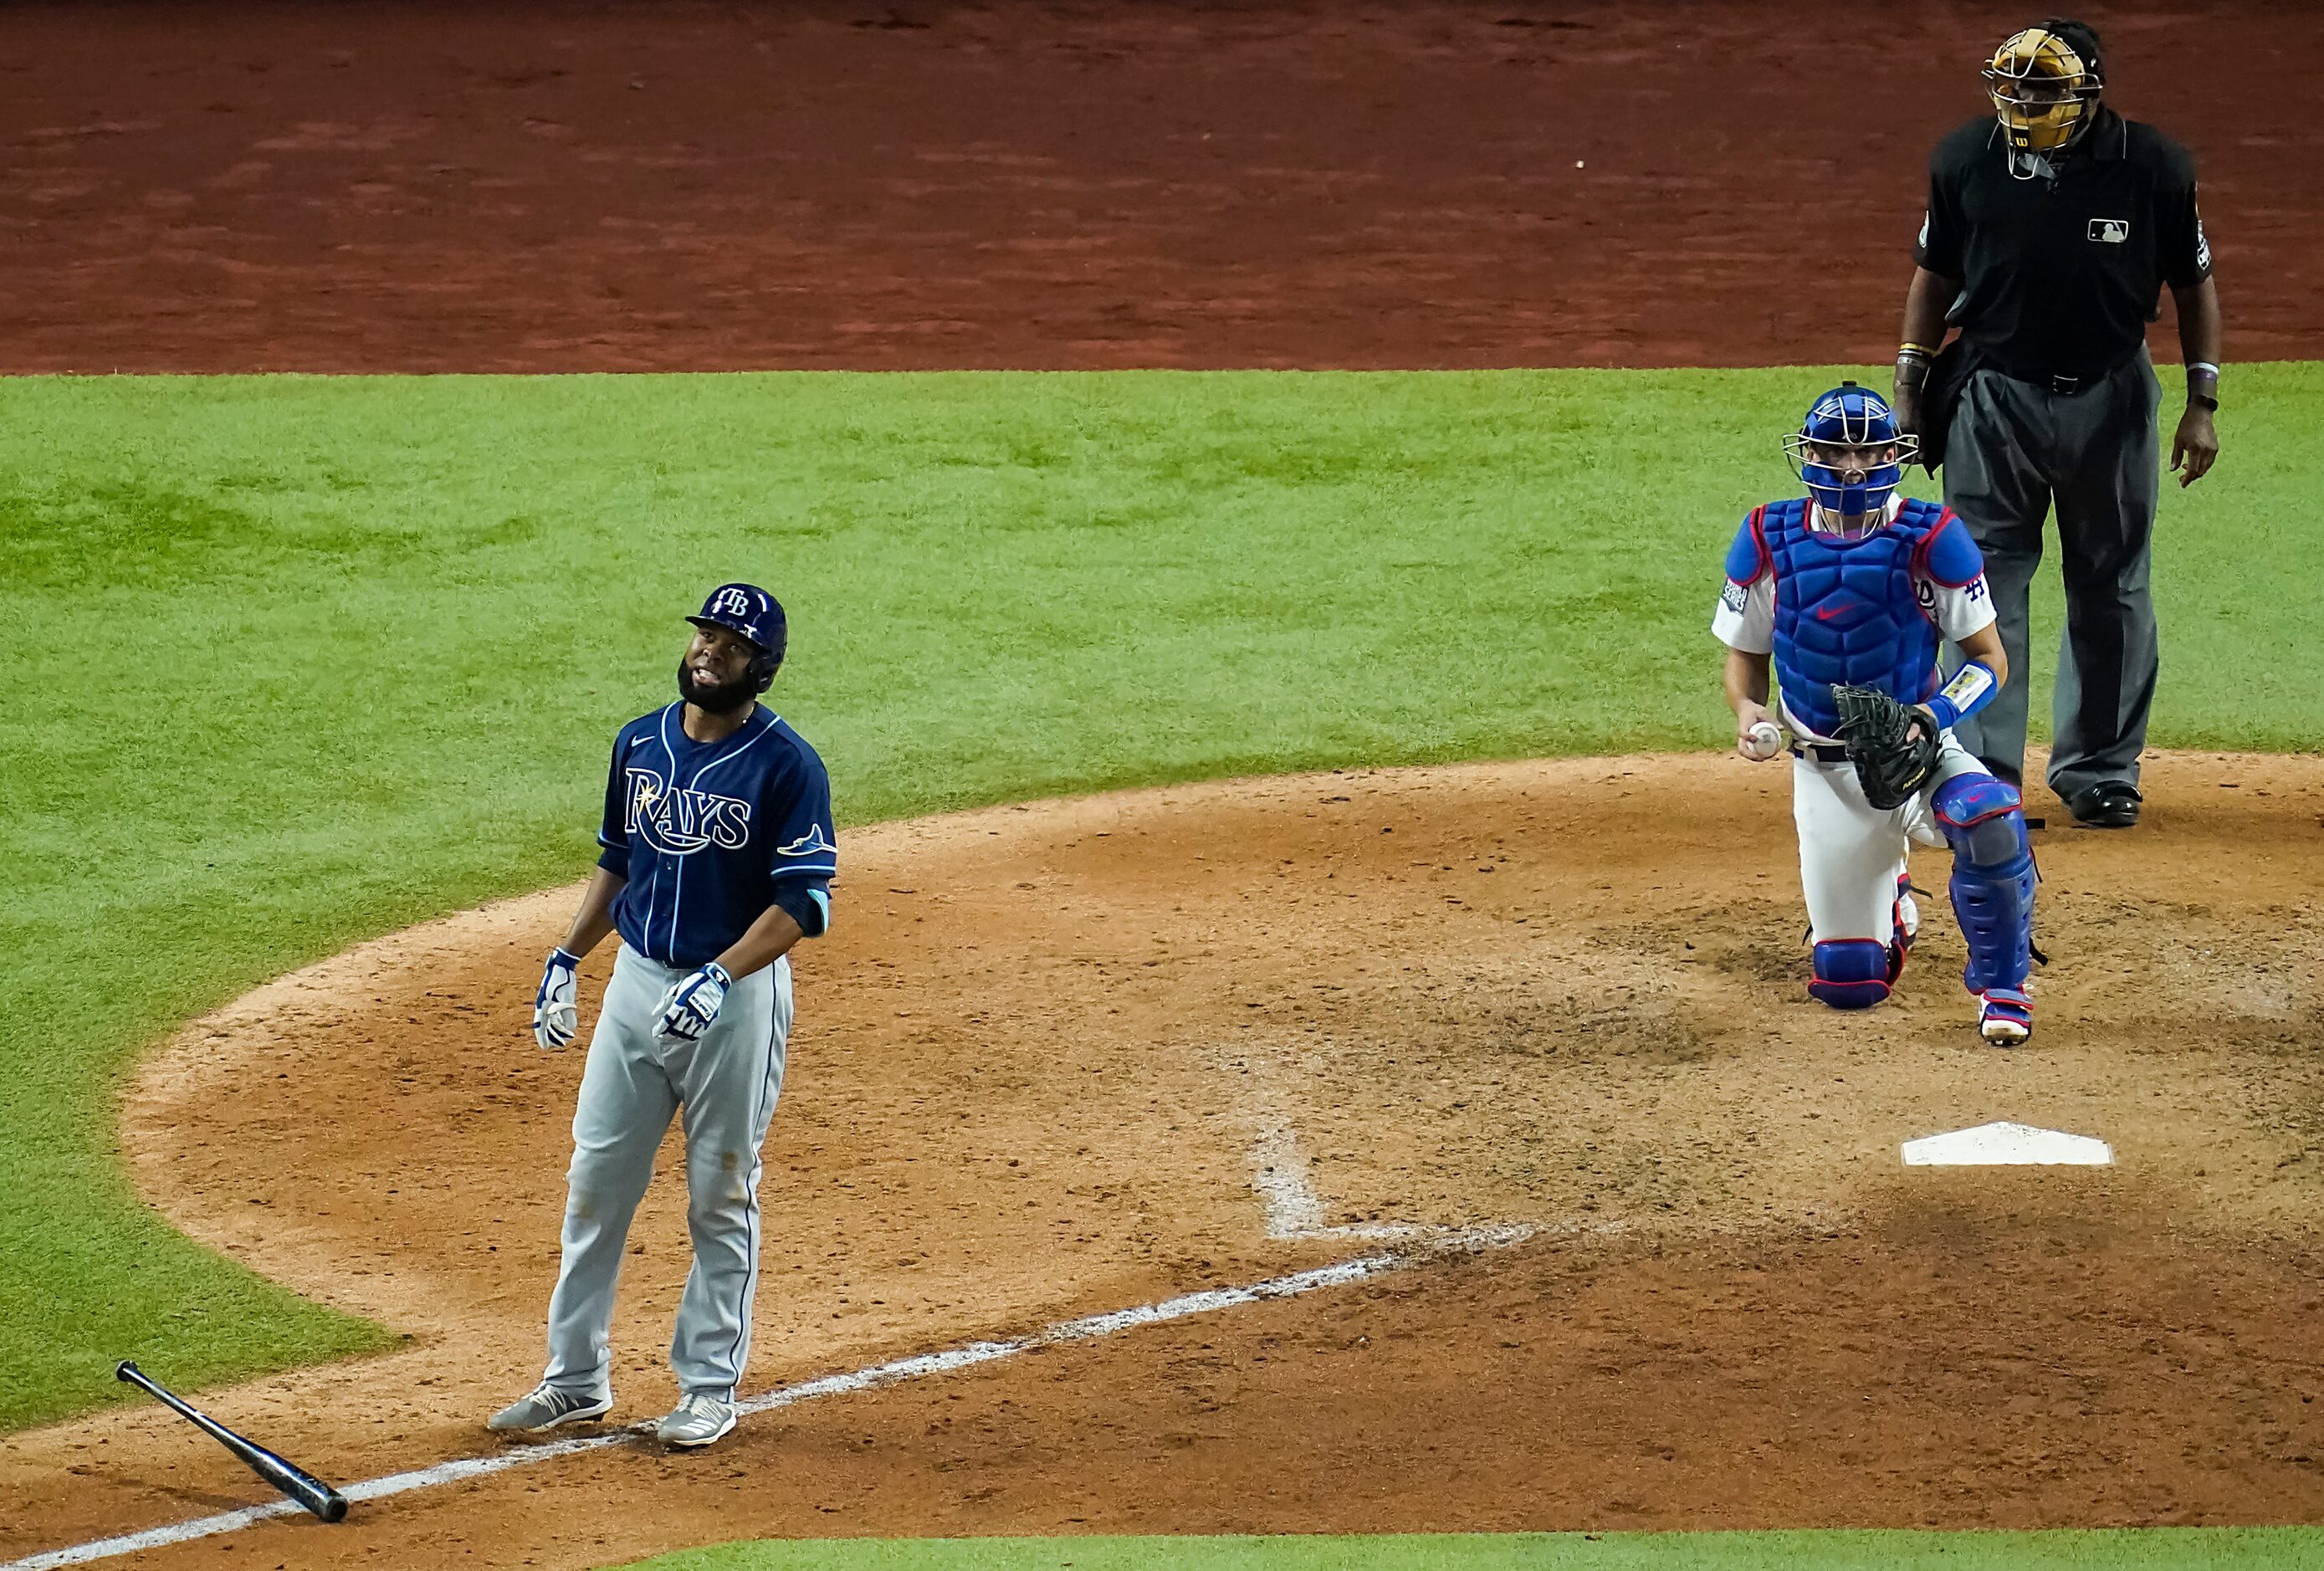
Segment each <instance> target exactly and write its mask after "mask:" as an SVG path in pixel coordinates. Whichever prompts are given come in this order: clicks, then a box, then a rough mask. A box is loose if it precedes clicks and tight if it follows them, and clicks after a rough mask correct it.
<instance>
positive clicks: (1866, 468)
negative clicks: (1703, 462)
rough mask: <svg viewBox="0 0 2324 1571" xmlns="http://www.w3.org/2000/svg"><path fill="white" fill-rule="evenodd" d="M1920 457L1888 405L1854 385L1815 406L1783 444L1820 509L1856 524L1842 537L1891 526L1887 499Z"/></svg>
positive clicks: (1826, 395)
mask: <svg viewBox="0 0 2324 1571" xmlns="http://www.w3.org/2000/svg"><path fill="white" fill-rule="evenodd" d="M1919 451H1920V443H1919V441H1918V440H1917V439H1914V438H1913V437H1911V436H1907V435H1904V434H1902V433H1900V432H1899V431H1898V430H1896V416H1895V413H1894V412H1892V411H1890V409H1889V408H1888V401H1887V400H1886V399H1885V398H1883V397H1881V396H1880V395H1879V394H1878V393H1875V392H1873V391H1872V390H1871V389H1870V388H1868V387H1858V385H1857V384H1855V383H1853V382H1843V383H1841V384H1840V385H1839V386H1838V387H1835V388H1833V389H1832V390H1831V392H1830V393H1824V394H1822V395H1821V397H1819V398H1818V399H1817V400H1816V401H1815V402H1813V403H1812V404H1810V405H1809V406H1808V412H1807V418H1806V419H1805V420H1802V421H1801V422H1800V429H1799V430H1796V431H1794V432H1793V433H1792V434H1791V435H1790V436H1788V437H1785V438H1784V457H1787V458H1789V459H1790V460H1791V463H1792V472H1793V473H1794V474H1795V475H1797V476H1799V477H1800V478H1801V479H1802V480H1803V481H1805V482H1806V483H1807V488H1808V494H1809V495H1810V496H1812V497H1813V498H1814V499H1815V501H1816V504H1817V505H1818V506H1820V507H1821V508H1822V509H1823V510H1824V511H1825V512H1826V513H1832V514H1836V515H1838V516H1839V517H1840V518H1844V519H1849V520H1851V521H1853V522H1851V523H1849V524H1848V525H1845V526H1842V527H1841V529H1840V532H1841V533H1867V532H1869V531H1872V530H1876V529H1878V528H1880V527H1882V526H1883V525H1885V524H1886V522H1888V519H1887V508H1888V498H1889V497H1891V496H1893V495H1894V494H1895V491H1896V487H1897V486H1898V485H1901V484H1902V483H1903V481H1904V466H1905V465H1906V464H1908V463H1910V462H1911V461H1912V460H1913V458H1914V456H1915V455H1916V454H1917V453H1918V452H1919Z"/></svg>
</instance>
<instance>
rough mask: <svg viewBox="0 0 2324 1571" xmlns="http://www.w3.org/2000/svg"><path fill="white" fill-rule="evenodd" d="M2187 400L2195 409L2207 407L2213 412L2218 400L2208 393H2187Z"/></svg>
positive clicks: (2216, 408) (2215, 410)
mask: <svg viewBox="0 0 2324 1571" xmlns="http://www.w3.org/2000/svg"><path fill="white" fill-rule="evenodd" d="M2187 402H2188V403H2190V405H2192V406H2193V407H2195V408H2197V409H2208V410H2210V411H2213V412H2215V413H2216V412H2217V411H2218V407H2219V401H2218V399H2216V398H2213V397H2212V396H2211V395H2210V394H2209V393H2189V394H2188V395H2187Z"/></svg>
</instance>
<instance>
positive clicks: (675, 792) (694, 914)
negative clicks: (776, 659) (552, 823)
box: [597, 704, 839, 967]
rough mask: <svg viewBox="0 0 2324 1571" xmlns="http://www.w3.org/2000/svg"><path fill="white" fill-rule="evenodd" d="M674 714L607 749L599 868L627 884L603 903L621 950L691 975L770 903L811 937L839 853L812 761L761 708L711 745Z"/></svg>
mask: <svg viewBox="0 0 2324 1571" xmlns="http://www.w3.org/2000/svg"><path fill="white" fill-rule="evenodd" d="M685 715H686V706H685V705H683V704H672V705H670V706H669V707H668V708H666V709H659V710H656V711H655V712H654V713H653V714H650V715H642V716H639V717H638V718H637V719H635V720H632V721H631V722H630V723H629V724H628V725H624V726H622V732H621V735H618V736H616V737H615V738H614V739H613V768H612V770H611V771H610V772H609V773H608V774H607V776H606V779H605V823H604V828H602V829H600V830H599V831H598V833H597V842H598V844H599V845H601V846H604V848H605V851H604V855H602V856H600V857H598V858H597V865H598V866H600V867H602V868H604V870H605V871H606V872H608V873H613V874H614V875H615V876H616V877H620V878H624V879H627V880H628V881H629V882H628V883H627V884H626V885H625V886H624V887H623V888H622V892H621V894H620V895H619V897H617V898H616V899H615V900H614V901H613V926H614V928H615V929H616V930H617V931H619V932H620V934H621V935H622V943H624V944H627V945H628V946H629V947H631V948H632V949H634V950H636V951H637V952H638V953H639V954H641V955H643V956H646V957H647V958H648V959H650V960H659V961H660V962H661V963H662V964H663V965H665V966H686V967H692V966H701V965H705V964H706V963H708V962H710V961H712V960H715V959H716V958H718V956H721V955H723V954H724V953H725V952H726V950H727V949H728V948H730V947H733V943H734V940H735V939H737V938H741V937H742V934H743V933H744V931H745V930H747V929H749V927H750V926H751V924H752V922H755V921H757V920H758V919H759V918H760V917H761V916H763V915H764V914H765V913H766V910H767V908H768V907H769V906H770V905H779V906H781V907H782V908H783V909H784V910H787V911H788V912H790V914H791V915H792V917H793V918H794V919H797V920H798V925H799V929H800V930H801V931H802V932H804V933H806V934H807V935H808V936H809V937H814V936H815V935H816V934H819V933H821V932H822V931H823V930H824V929H825V928H826V927H827V926H829V925H830V913H831V880H832V877H833V875H834V874H835V873H837V871H838V855H839V850H838V846H837V845H836V844H835V842H834V839H833V836H832V823H831V777H830V776H829V775H828V774H826V773H825V771H824V767H823V760H822V759H820V758H818V757H816V752H815V749H814V748H812V747H809V746H808V745H807V743H806V741H805V739H803V738H802V737H801V736H800V735H799V734H798V732H796V731H794V730H792V729H791V728H790V727H789V726H788V725H784V724H783V720H782V716H779V715H776V714H773V713H771V712H770V711H769V710H768V709H767V708H765V707H763V706H760V707H753V708H752V711H751V717H750V718H749V719H748V720H746V721H744V722H743V723H742V729H741V730H739V731H737V732H735V733H734V734H733V735H731V736H728V737H726V738H724V740H723V741H718V742H708V743H704V742H694V741H691V740H689V739H688V738H687V735H686V727H685V725H684V724H683V721H684V719H685Z"/></svg>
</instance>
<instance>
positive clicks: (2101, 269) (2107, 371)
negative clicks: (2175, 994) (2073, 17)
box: [1895, 18, 2219, 828]
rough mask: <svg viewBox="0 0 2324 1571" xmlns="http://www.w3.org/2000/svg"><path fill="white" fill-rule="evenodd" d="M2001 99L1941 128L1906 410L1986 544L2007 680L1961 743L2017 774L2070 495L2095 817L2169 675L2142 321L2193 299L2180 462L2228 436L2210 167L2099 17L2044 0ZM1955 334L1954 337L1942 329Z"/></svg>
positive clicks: (2084, 817) (2117, 803) (2123, 776)
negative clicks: (2152, 107)
mask: <svg viewBox="0 0 2324 1571" xmlns="http://www.w3.org/2000/svg"><path fill="white" fill-rule="evenodd" d="M1985 83H1986V88H1987V92H1988V93H1989V94H1990V95H1991V97H1992V98H1993V107H1994V113H1993V115H1992V116H1989V117H1987V118H1981V119H1978V120H1977V121H1974V122H1972V123H1971V124H1969V125H1964V126H1962V127H1961V128H1960V130H1958V131H1956V132H1954V133H1953V134H1951V135H1950V136H1948V137H1946V138H1945V139H1944V140H1943V141H1942V142H1941V143H1938V144H1937V149H1936V152H1935V153H1934V154H1933V155H1932V157H1931V159H1930V161H1929V206H1928V212H1927V216H1926V217H1924V218H1923V221H1922V226H1921V238H1920V243H1919V245H1917V246H1916V247H1915V248H1914V258H1913V259H1914V262H1915V263H1918V266H1917V268H1916V269H1915V271H1914V274H1913V283H1912V288H1911V289H1910V291H1908V292H1907V293H1906V295H1905V298H1904V344H1903V346H1902V347H1900V348H1899V349H1898V350H1897V352H1896V401H1895V409H1896V414H1897V416H1898V420H1899V423H1900V424H1901V425H1902V426H1903V427H1904V429H1905V430H1911V431H1914V432H1917V433H1918V434H1919V436H1920V438H1921V445H1922V452H1923V461H1924V462H1926V463H1927V464H1928V466H1929V467H1930V468H1931V469H1932V470H1933V469H1935V468H1937V467H1939V466H1940V465H1941V466H1942V467H1943V470H1944V482H1945V501H1946V502H1947V504H1950V506H1951V508H1952V510H1953V511H1954V512H1955V513H1959V514H1960V516H1961V518H1962V519H1963V521H1965V522H1967V523H1968V524H1969V531H1970V532H1971V533H1972V534H1973V535H1975V536H1976V537H1977V541H1978V545H1979V546H1980V547H1982V548H1983V549H1984V551H1985V568H1986V577H1987V581H1988V582H1989V583H1990V584H1991V586H1992V589H1993V599H1994V609H1995V611H1996V612H1997V614H1998V615H1999V618H2000V628H2001V642H2002V647H2003V648H2004V650H2005V651H2006V653H2007V656H2008V661H2009V670H2010V672H2011V674H2012V677H2013V679H2012V680H2011V681H2010V683H2009V684H2008V686H2007V687H2006V688H2004V689H2003V691H2002V692H2001V693H2000V694H1999V695H1998V696H1997V698H1995V699H1994V701H1993V702H1992V703H1991V704H1990V705H1988V706H1987V708H1986V710H1985V712H1984V713H1983V714H1981V715H1978V716H1974V717H1972V718H1970V719H1969V720H1966V721H1964V722H1962V723H1961V725H1960V727H1959V732H1958V735H1960V740H1961V743H1962V744H1963V745H1965V746H1966V747H1968V748H1969V751H1970V752H1971V753H1975V754H1977V755H1978V758H1980V759H1981V760H1982V761H1983V762H1984V763H1985V765H1986V767H1987V768H1988V769H1990V770H1991V771H1992V772H1994V773H1995V774H1996V775H1997V776H1999V777H2000V778H2001V779H2003V780H2006V781H2010V782H2012V783H2013V784H2018V785H2021V786H2022V784H2023V782H2024V765H2025V711H2026V695H2027V684H2026V679H2025V678H2024V676H2023V675H2019V674H2018V673H2021V672H2024V671H2026V670H2029V669H2030V668H2029V666H2028V664H2027V661H2026V658H2025V652H2026V639H2027V627H2026V624H2027V609H2026V597H2027V590H2028V588H2029V587H2030V586H2031V584H2032V582H2033V569H2034V568H2036V567H2037V566H2038V565H2039V564H2040V562H2041V560H2042V525H2043V514H2045V513H2047V512H2048V511H2049V510H2050V507H2051V505H2052V504H2053V503H2054V504H2055V505H2056V507H2057V510H2058V539H2059V542H2060V544H2061V548H2062V550H2063V555H2064V569H2065V583H2066V632H2065V637H2064V640H2063V641H2062V643H2061V647H2060V650H2059V654H2058V685H2057V693H2056V699H2055V719H2056V745H2055V748H2054V750H2053V751H2052V754H2051V759H2050V786H2051V789H2052V790H2055V791H2056V792H2057V793H2058V795H2059V796H2060V797H2061V798H2062V799H2064V801H2065V803H2066V807H2067V809H2068V810H2069V811H2070V812H2071V813H2072V814H2073V816H2074V818H2076V819H2077V820H2078V821H2080V822H2081V823H2084V824H2089V825H2093V826H2097V827H2104V828H2127V827H2130V826H2131V825H2133V824H2135V823H2136V822H2138V804H2139V794H2138V755H2139V752H2140V750H2141V749H2142V748H2143V747H2144V745H2145V742H2146V714H2147V708H2148V707H2149V705H2150V704H2152V702H2153V698H2154V674H2155V664H2156V661H2155V633H2154V606H2153V600H2152V599H2151V597H2150V596H2149V595H2148V592H2147V564H2148V558H2149V547H2150V545H2151V543H2152V541H2153V532H2154V507H2155V501H2156V494H2157V493H2158V491H2159V490H2160V489H2161V485H2162V476H2161V465H2160V463H2159V462H2158V456H2157V452H2156V434H2155V412H2156V410H2157V408H2158V406H2159V405H2160V403H2161V400H2162V387H2161V384H2159V383H2157V382H2156V380H2155V376H2154V367H2153V364H2152V363H2151V362H2150V361H2149V360H2148V358H2147V354H2146V324H2147V323H2149V322H2151V321H2153V319H2154V317H2155V314H2156V310H2157V307H2158V305H2159V303H2160V301H2161V299H2162V293H2163V285H2164V284H2166V283H2167V284H2169V285H2170V286H2171V293H2172V300H2173V301H2174V302H2175V303H2176V305H2177V308H2178V318H2179V342H2180V346H2181V349H2182V350H2183V352H2184V354H2185V357H2186V362H2187V407H2186V411H2185V412H2184V413H2183V414H2181V417H2180V420H2179V429H2178V431H2177V433H2176V434H2175V435H2174V436H2173V437H2172V443H2171V467H2172V469H2174V470H2176V471H2178V472H2179V475H2180V480H2179V483H2180V484H2181V485H2190V484H2191V483H2193V482H2194V481H2196V480H2199V479H2200V478H2202V476H2203V475H2204V473H2205V472H2206V471H2208V470H2209V468H2210V467H2211V462H2212V460H2213V459H2214V458H2216V457H2218V451H2219V440H2218V434H2217V433H2216V432H2215V431H2214V430H2213V429H2212V423H2211V416H2212V412H2213V411H2216V410H2217V409H2218V406H2219V405H2218V385H2219V364H2218V362H2219V301H2218V292H2217V291H2216V290H2215V288H2214V287H2213V284H2212V282H2211V250H2210V246H2209V244H2208V243H2207V242H2206V241H2205V240H2204V238H2203V225H2202V220H2201V218H2200V217H2198V215H2197V213H2196V210H2195V166H2194V162H2193V160H2192V159H2190V157H2189V156H2188V154H2187V151H2186V149H2184V148H2182V147H2181V146H2180V145H2179V143H2176V142H2173V141H2172V140H2171V138H2169V137H2167V136H2165V135H2163V134H2162V133H2161V132H2160V131H2157V130H2155V129H2154V128H2153V126H2150V125H2140V124H2138V123H2137V122H2135V121H2131V120H2126V119H2124V118H2123V117H2122V116H2119V115H2117V114H2116V113H2115V112H2114V111H2113V110H2112V109H2110V108H2108V107H2107V106H2106V105H2105V103H2104V102H2103V101H2102V100H2101V94H2102V92H2103V90H2104V87H2105V70H2104V67H2103V65H2102V64H2101V61H2100V56H2099V51H2098V34H2097V32H2094V31H2093V30H2092V29H2091V28H2089V26H2087V25H2086V24H2084V23H2080V22H2073V21H2069V20H2066V19H2064V18H2052V19H2051V20H2049V21H2047V22H2044V23H2042V24H2041V25H2039V26H2038V27H2029V28H2027V29H2025V30H2024V32H2019V33H2016V34H2015V35H2014V36H2012V37H2011V38H2010V39H2008V40H2007V41H2006V42H2004V43H2003V44H2002V45H2001V47H2000V48H1999V49H1997V50H1996V51H1994V54H1993V58H1992V60H1990V61H1989V62H1988V64H1987V67H1986V70H1985ZM1952 327H1958V328H1960V337H1958V338H1957V339H1955V340H1954V342H1953V343H1952V344H1951V345H1950V346H1949V347H1946V348H1945V349H1944V352H1943V353H1942V354H1941V355H1940V354H1939V353H1938V352H1937V346H1938V345H1939V344H1941V343H1942V341H1943V339H1944V337H1945V333H1946V330H1947V329H1948V328H1952Z"/></svg>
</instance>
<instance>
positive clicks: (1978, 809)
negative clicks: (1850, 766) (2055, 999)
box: [1930, 774, 2033, 993]
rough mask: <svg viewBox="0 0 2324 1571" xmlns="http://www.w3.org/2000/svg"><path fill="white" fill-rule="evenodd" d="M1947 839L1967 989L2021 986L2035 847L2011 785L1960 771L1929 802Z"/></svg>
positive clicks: (2027, 962)
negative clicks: (1966, 947) (1964, 952)
mask: <svg viewBox="0 0 2324 1571" xmlns="http://www.w3.org/2000/svg"><path fill="white" fill-rule="evenodd" d="M1930 806H1931V807H1932V808H1933V809H1935V810H1936V816H1937V823H1938V824H1939V825H1940V826H1941V827H1942V828H1943V829H1944V832H1945V838H1946V839H1947V840H1950V842H1952V847H1953V878H1952V896H1953V913H1954V915H1956V916H1957V917H1959V918H1960V925H1961V935H1962V937H1963V938H1967V939H1968V941H1969V966H1968V967H1967V969H1966V970H1964V971H1963V972H1962V974H1961V981H1962V983H1963V984H1965V985H1967V987H1968V988H1969V991H1970V992H1971V993H1985V992H1987V991H1988V990H1990V989H1993V988H2004V989H2008V990H2012V991H2015V990H2016V989H2019V988H2022V987H2024V985H2025V974H2026V973H2027V972H2028V971H2030V970H2032V969H2033V842H2032V841H2031V840H2029V839H2028V838H2026V835H2025V814H2024V811H2023V810H2022V809H2021V808H2020V806H2019V802H2018V796H2017V792H2016V790H2015V788H2014V787H2011V786H2008V785H2005V784H2004V783H2002V782H2001V781H1997V780H1996V779H1994V778H1993V777H1992V776H1991V775H1989V774H1957V775H1955V776H1953V777H1952V779H1950V780H1949V781H1945V783H1944V784H1942V785H1941V786H1939V787H1938V788H1937V790H1936V794H1935V795H1934V796H1933V797H1932V799H1930Z"/></svg>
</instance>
